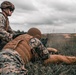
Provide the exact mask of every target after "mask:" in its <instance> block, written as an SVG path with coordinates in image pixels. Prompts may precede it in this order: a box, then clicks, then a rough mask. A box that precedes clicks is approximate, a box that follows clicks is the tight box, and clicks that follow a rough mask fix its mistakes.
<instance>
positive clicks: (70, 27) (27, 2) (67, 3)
mask: <svg viewBox="0 0 76 75" xmlns="http://www.w3.org/2000/svg"><path fill="white" fill-rule="evenodd" d="M3 1H5V0H0V4H1V3H2V2H3ZM7 1H10V2H12V3H13V4H14V5H15V11H14V13H13V14H12V16H11V17H9V19H10V25H11V27H12V29H13V30H21V31H27V30H28V29H29V28H31V27H36V28H39V29H40V30H41V31H42V33H74V32H75V33H76V0H7Z"/></svg>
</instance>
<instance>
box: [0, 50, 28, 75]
mask: <svg viewBox="0 0 76 75" xmlns="http://www.w3.org/2000/svg"><path fill="white" fill-rule="evenodd" d="M0 75H27V70H26V69H25V68H24V63H23V61H22V59H21V57H20V55H19V54H18V53H17V52H16V51H14V50H10V49H8V50H3V51H2V52H0Z"/></svg>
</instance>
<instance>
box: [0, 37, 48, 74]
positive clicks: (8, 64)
mask: <svg viewBox="0 0 76 75" xmlns="http://www.w3.org/2000/svg"><path fill="white" fill-rule="evenodd" d="M29 44H30V46H31V49H32V51H34V50H35V51H36V53H37V54H38V56H39V57H40V58H41V59H42V60H45V59H47V58H48V57H49V52H48V50H47V49H46V48H45V47H44V46H43V44H42V43H41V41H40V40H38V39H37V38H32V39H30V41H29ZM36 49H37V50H36ZM0 68H1V69H0V73H1V74H2V75H3V74H4V75H26V73H27V70H26V69H25V68H24V63H23V60H22V59H21V57H20V55H19V54H18V52H16V51H15V50H11V49H7V50H2V52H1V53H0Z"/></svg>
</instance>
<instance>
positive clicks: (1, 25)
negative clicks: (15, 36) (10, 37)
mask: <svg viewBox="0 0 76 75" xmlns="http://www.w3.org/2000/svg"><path fill="white" fill-rule="evenodd" d="M4 28H5V18H4V16H3V15H2V14H0V32H1V33H5V34H7V33H8V32H7V31H6V30H5V29H4Z"/></svg>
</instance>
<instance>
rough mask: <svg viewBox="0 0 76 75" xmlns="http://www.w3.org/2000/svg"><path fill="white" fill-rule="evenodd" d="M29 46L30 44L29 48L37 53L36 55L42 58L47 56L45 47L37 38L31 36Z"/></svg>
mask: <svg viewBox="0 0 76 75" xmlns="http://www.w3.org/2000/svg"><path fill="white" fill-rule="evenodd" d="M30 46H31V49H33V50H34V52H35V53H37V54H38V57H40V58H41V59H42V60H45V59H48V58H49V52H48V50H47V48H46V47H44V45H43V44H42V42H41V41H40V40H39V39H37V38H32V39H31V40H30Z"/></svg>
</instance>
